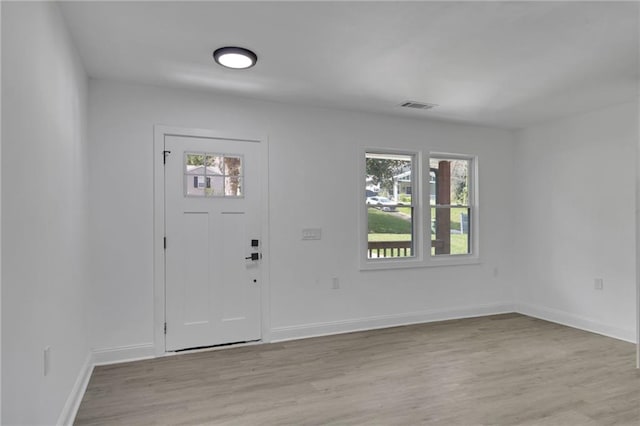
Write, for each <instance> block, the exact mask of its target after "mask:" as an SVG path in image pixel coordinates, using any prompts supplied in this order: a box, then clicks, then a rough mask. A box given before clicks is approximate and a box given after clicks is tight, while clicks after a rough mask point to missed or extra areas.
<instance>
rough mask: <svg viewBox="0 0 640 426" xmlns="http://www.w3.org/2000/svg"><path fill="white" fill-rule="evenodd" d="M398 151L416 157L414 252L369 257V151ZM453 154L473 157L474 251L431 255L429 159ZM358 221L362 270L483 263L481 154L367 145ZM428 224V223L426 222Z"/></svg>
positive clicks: (361, 171)
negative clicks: (481, 253) (388, 256)
mask: <svg viewBox="0 0 640 426" xmlns="http://www.w3.org/2000/svg"><path fill="white" fill-rule="evenodd" d="M367 153H375V154H397V155H408V156H411V157H412V158H413V163H412V170H411V175H412V184H411V186H412V188H411V191H412V195H411V197H412V200H413V199H414V198H415V197H416V196H417V199H416V200H415V201H414V205H413V222H414V223H413V235H412V241H413V256H411V257H396V258H381V259H369V258H368V216H367V214H368V213H367V211H368V210H367V205H366V203H365V200H366V178H367V176H366V174H367V172H366V170H367V167H366V155H367ZM432 156H433V157H436V158H440V157H442V158H451V159H461V160H468V161H470V164H469V208H470V209H471V212H472V214H471V215H470V228H471V233H470V235H469V238H471V253H470V254H459V255H450V256H447V255H441V256H431V206H430V201H429V200H430V196H431V193H430V185H429V184H428V183H429V160H430V158H431V157H432ZM357 200H358V209H357V211H358V218H359V220H358V224H359V238H360V242H359V248H360V250H359V251H360V253H359V259H360V270H383V269H401V268H425V267H434V266H456V265H470V264H477V263H480V244H479V242H480V239H479V235H480V233H479V225H480V215H479V203H478V157H477V156H475V155H468V154H454V153H445V152H422V151H412V150H403V149H389V148H376V147H366V148H362V149H361V150H360V152H359V173H358V197H357ZM427 224H428V225H429V226H428V227H427V226H426V225H427Z"/></svg>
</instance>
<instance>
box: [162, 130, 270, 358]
mask: <svg viewBox="0 0 640 426" xmlns="http://www.w3.org/2000/svg"><path fill="white" fill-rule="evenodd" d="M240 133H241V132H238V134H230V133H229V132H222V131H216V130H209V129H196V128H183V127H171V126H163V125H156V126H154V138H153V310H154V320H153V328H154V332H153V334H154V342H153V345H154V352H155V356H157V357H159V356H165V355H167V354H168V353H167V352H166V351H165V333H164V324H165V303H166V298H165V251H164V237H165V197H164V139H165V136H186V137H197V138H198V137H199V138H216V139H227V140H237V141H253V142H259V143H260V161H261V163H262V167H261V169H262V176H260V181H261V185H262V194H263V196H262V203H261V206H260V213H259V214H260V218H261V220H260V222H261V232H262V244H261V249H262V255H263V257H262V262H261V263H262V264H261V271H260V274H261V283H262V284H261V287H262V289H261V300H260V305H261V327H262V342H263V343H264V342H269V341H271V323H270V317H271V315H270V308H271V307H270V303H269V300H270V285H269V146H268V143H269V141H268V139H267V138H266V137H244V135H241V134H240ZM168 155H171V154H168Z"/></svg>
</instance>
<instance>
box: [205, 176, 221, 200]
mask: <svg viewBox="0 0 640 426" xmlns="http://www.w3.org/2000/svg"><path fill="white" fill-rule="evenodd" d="M207 179H209V186H207V197H222V196H223V195H224V176H207Z"/></svg>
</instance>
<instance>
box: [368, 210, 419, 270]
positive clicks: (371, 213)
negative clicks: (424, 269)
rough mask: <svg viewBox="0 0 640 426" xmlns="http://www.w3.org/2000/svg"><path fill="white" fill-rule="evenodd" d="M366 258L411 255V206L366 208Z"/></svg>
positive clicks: (412, 254)
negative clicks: (388, 209) (387, 208)
mask: <svg viewBox="0 0 640 426" xmlns="http://www.w3.org/2000/svg"><path fill="white" fill-rule="evenodd" d="M367 226H368V228H367V258H368V259H380V258H398V257H412V256H414V253H413V241H412V235H413V207H407V206H404V207H398V208H397V209H395V210H394V211H385V210H384V209H383V208H378V207H371V206H369V207H368V208H367Z"/></svg>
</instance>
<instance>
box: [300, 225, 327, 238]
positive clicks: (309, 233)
mask: <svg viewBox="0 0 640 426" xmlns="http://www.w3.org/2000/svg"><path fill="white" fill-rule="evenodd" d="M302 239H303V240H320V239H322V229H320V228H305V229H303V230H302Z"/></svg>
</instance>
